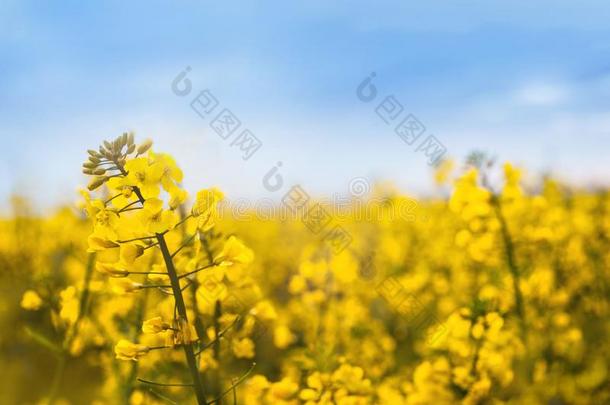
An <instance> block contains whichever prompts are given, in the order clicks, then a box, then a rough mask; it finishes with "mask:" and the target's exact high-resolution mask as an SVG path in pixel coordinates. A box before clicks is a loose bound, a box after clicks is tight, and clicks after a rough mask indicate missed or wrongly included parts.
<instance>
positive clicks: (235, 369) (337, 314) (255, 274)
mask: <svg viewBox="0 0 610 405" xmlns="http://www.w3.org/2000/svg"><path fill="white" fill-rule="evenodd" d="M91 146H93V145H90V147H91ZM83 160H84V161H85V163H84V164H83V167H82V168H81V170H82V171H83V176H84V177H86V180H83V184H85V181H86V182H88V187H87V189H85V190H82V191H81V195H80V197H79V201H78V204H76V206H70V207H63V208H60V209H58V210H57V211H56V212H55V213H54V214H52V215H49V216H45V217H41V216H38V215H35V214H33V211H32V209H31V208H30V207H29V206H28V202H27V201H26V200H24V199H21V198H19V197H15V198H14V199H13V201H12V214H11V215H10V216H7V217H4V218H1V220H0V280H1V283H0V286H1V288H2V294H1V295H0V328H1V330H2V332H0V369H1V370H2V371H1V372H0V374H1V376H2V377H1V378H0V404H9V405H10V404H55V405H67V404H73V405H79V404H95V405H102V404H125V405H127V404H130V405H144V404H150V405H153V404H198V405H202V404H210V403H216V404H234V403H235V404H247V405H256V404H280V405H282V404H284V405H289V404H290V405H293V404H294V405H297V404H306V405H314V404H340V405H360V404H397V405H399V404H409V405H427V404H441V405H442V404H467V405H476V404H480V405H483V404H554V405H559V404H566V405H567V404H608V403H610V374H609V371H610V370H609V367H610V334H609V333H608V331H609V328H610V318H609V309H610V308H609V305H610V290H609V288H610V193H609V192H608V190H581V189H576V188H573V187H569V186H567V185H565V184H562V183H561V182H559V181H557V180H555V179H553V178H548V177H547V178H544V179H542V180H540V181H539V182H537V183H536V184H535V185H530V184H527V185H526V182H525V181H524V173H523V168H517V167H514V166H513V165H511V164H510V163H495V162H492V161H490V160H489V159H487V158H486V157H485V156H482V155H479V154H474V155H472V156H471V158H470V159H469V160H468V161H467V162H459V163H455V164H451V162H448V161H446V162H444V163H442V164H441V165H440V166H439V167H438V168H437V169H436V173H435V178H431V179H430V181H431V182H436V183H437V185H438V190H439V191H438V194H437V197H434V198H431V197H430V198H422V199H418V200H415V199H413V198H412V197H410V196H405V195H401V194H400V193H398V192H396V191H395V190H394V189H393V188H392V187H389V186H382V185H379V186H377V187H375V188H374V189H373V190H372V192H371V193H370V195H367V196H362V197H358V198H359V201H358V203H359V204H356V201H355V198H354V200H353V201H352V205H351V206H348V207H346V209H344V210H343V211H342V212H341V213H334V212H333V214H332V215H331V214H328V213H329V212H330V211H332V210H331V208H330V207H327V206H326V204H325V203H324V202H316V201H314V199H313V198H308V199H303V198H299V197H302V196H303V195H302V194H301V195H299V193H298V191H299V190H298V189H293V190H291V193H288V194H287V195H286V196H285V198H283V199H282V202H280V203H278V204H281V205H282V206H283V208H284V209H285V211H286V212H288V213H291V215H288V217H280V216H279V215H277V216H271V217H265V218H260V216H256V215H252V216H251V218H250V219H249V220H243V219H238V218H234V217H232V216H230V215H226V212H223V210H222V209H221V206H222V204H223V202H224V201H225V197H224V195H223V192H222V191H221V190H222V184H219V185H217V186H218V188H209V189H204V190H185V189H184V188H182V185H181V183H182V180H183V172H182V171H181V169H180V165H179V161H180V156H174V157H172V156H169V155H167V154H164V153H162V151H157V150H156V149H155V148H154V146H153V145H152V142H151V141H140V140H137V139H134V136H133V134H124V135H122V136H119V137H118V138H116V139H114V140H110V141H105V142H103V143H102V145H101V146H100V147H99V148H97V147H95V148H94V149H91V150H89V151H88V152H86V145H84V146H83ZM74 170H75V171H78V170H79V168H75V169H74ZM75 186H77V185H75ZM363 205H364V206H365V207H366V215H364V216H363V215H362V212H361V210H362V206H363ZM405 206H408V207H409V210H408V215H400V214H404V210H402V209H397V208H398V207H400V208H402V207H405ZM397 213H398V214H397Z"/></svg>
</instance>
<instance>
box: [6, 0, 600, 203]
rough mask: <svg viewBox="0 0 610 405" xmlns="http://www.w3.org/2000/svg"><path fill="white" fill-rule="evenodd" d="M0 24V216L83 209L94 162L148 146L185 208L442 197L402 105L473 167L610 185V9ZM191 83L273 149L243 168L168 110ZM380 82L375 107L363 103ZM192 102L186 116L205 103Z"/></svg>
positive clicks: (147, 9)
mask: <svg viewBox="0 0 610 405" xmlns="http://www.w3.org/2000/svg"><path fill="white" fill-rule="evenodd" d="M84 3H85V2H77V1H65V2H61V4H57V5H52V4H41V3H40V2H29V1H14V0H5V1H3V2H2V3H1V4H0V73H1V74H0V89H2V91H1V92H0V140H1V141H2V148H1V149H0V201H2V205H4V204H5V202H6V200H7V198H8V196H9V195H10V194H12V193H20V194H23V195H26V196H28V197H30V198H33V199H34V201H35V203H36V204H37V205H39V206H41V207H51V206H54V205H56V204H59V203H63V202H71V201H73V200H74V199H75V198H76V196H75V192H74V191H75V189H76V188H77V186H78V185H81V184H84V182H85V179H84V178H83V176H81V175H80V164H81V162H82V161H83V160H84V158H85V154H84V153H83V152H84V150H85V149H87V148H91V147H95V146H96V145H97V144H98V143H99V141H100V140H101V139H105V138H110V137H114V136H117V135H119V134H120V133H122V132H123V131H125V130H134V131H135V132H136V134H137V135H138V136H140V137H151V138H153V139H154V140H155V142H156V149H157V150H163V151H168V152H170V153H172V154H173V155H174V156H175V157H176V158H177V160H178V161H179V162H180V164H181V165H182V167H183V168H184V171H185V186H186V187H187V188H189V189H197V188H200V187H208V186H211V185H216V186H219V187H220V188H222V189H224V190H225V191H226V193H227V194H228V195H229V196H230V197H234V198H235V197H248V198H255V197H269V192H268V191H266V190H265V189H264V188H263V187H262V185H261V178H262V176H263V175H264V174H265V173H266V172H267V171H268V170H269V169H270V168H271V167H272V166H273V165H274V164H275V163H276V162H278V161H281V162H282V164H283V165H282V175H283V176H284V178H285V179H286V182H287V183H290V184H295V183H299V184H302V185H303V187H305V188H306V189H307V190H308V191H310V192H311V193H312V194H329V193H331V192H339V193H342V192H345V193H347V191H348V190H347V187H348V184H349V182H350V179H352V178H355V177H364V178H367V179H369V180H370V181H371V182H373V181H377V180H391V181H393V182H394V183H396V184H397V185H398V186H399V187H401V188H402V189H404V190H406V191H409V192H414V193H422V192H424V193H425V192H429V191H430V184H431V179H430V171H431V170H430V167H429V166H428V165H427V164H426V159H425V157H424V156H423V155H422V154H421V153H416V152H414V148H413V147H412V146H408V145H406V144H405V143H403V142H402V141H401V140H400V138H398V137H397V136H396V134H394V132H393V130H392V128H391V127H389V126H387V125H385V124H384V123H383V121H381V120H380V119H379V117H378V116H377V115H375V112H374V109H375V105H376V104H378V103H377V101H380V100H381V99H382V98H383V97H385V96H387V95H394V96H395V97H396V99H397V100H399V101H400V102H401V103H402V104H403V105H404V108H405V113H407V112H409V113H413V114H415V115H416V116H417V117H418V118H419V120H420V121H422V122H423V123H424V125H425V126H426V128H427V131H428V133H429V134H433V135H435V136H436V137H437V138H438V139H439V140H440V141H441V142H442V143H443V144H444V145H445V146H446V148H447V151H448V152H447V153H448V155H450V156H452V157H455V158H457V159H463V157H464V155H466V154H467V153H468V152H469V151H471V150H473V149H482V150H485V151H488V152H490V153H492V154H495V155H497V156H498V157H499V158H500V159H502V160H512V161H514V162H517V163H519V164H522V165H524V166H526V167H527V168H528V170H529V172H530V173H533V174H535V173H538V172H541V171H552V172H554V173H556V174H557V175H558V176H560V177H562V178H564V179H566V180H568V181H571V182H574V183H577V184H585V185H589V184H599V183H607V181H606V180H607V179H608V174H609V172H610V169H609V166H608V164H607V161H606V160H607V158H608V156H609V153H608V152H610V112H609V111H608V107H609V100H610V97H609V96H610V28H608V27H609V26H608V23H607V22H608V21H609V20H610V4H607V3H606V2H602V1H597V2H563V1H559V2H557V1H538V2H535V4H532V3H533V2H525V1H515V2H489V1H454V2H446V1H438V2H435V1H432V2H417V3H415V2H404V1H397V2H392V1H379V2H363V1H350V2H348V1H338V2H328V1H307V2H299V3H297V2H267V1H241V2H201V1H198V2H194V1H193V2H190V1H180V2H166V1H164V2H161V1H146V2H119V1H109V2H103V3H102V2H99V3H98V4H84ZM186 66H190V67H191V68H192V70H191V72H190V74H189V79H190V80H191V81H192V84H193V89H194V90H193V92H194V93H193V94H195V93H196V92H198V91H200V90H203V89H210V90H211V91H212V93H213V94H214V95H215V96H216V97H217V98H218V100H219V101H220V104H221V105H222V106H223V107H227V108H230V109H231V110H232V111H233V112H234V113H235V115H236V116H238V118H239V119H240V120H241V121H242V125H243V126H244V127H247V128H248V129H250V130H251V131H252V132H253V133H254V134H256V136H257V137H258V138H259V139H261V140H262V142H263V147H262V148H261V149H260V151H259V152H257V154H256V155H255V156H253V157H252V158H251V159H250V160H248V161H246V162H244V161H243V160H242V159H241V157H240V154H239V153H238V151H237V150H236V149H235V148H232V147H231V146H230V142H226V141H223V140H222V139H220V138H219V137H218V135H216V134H215V133H214V132H213V131H212V130H211V129H210V127H209V121H210V120H207V121H205V120H202V119H201V118H200V117H199V116H197V115H196V114H195V113H194V112H193V111H192V110H191V108H190V107H189V102H190V98H192V97H190V96H187V97H184V98H181V97H177V96H176V95H174V94H173V93H172V91H171V82H172V80H173V79H174V77H175V76H176V75H177V74H178V73H179V72H180V71H181V70H183V69H184V68H185V67H186ZM373 71H374V72H375V73H376V75H377V76H376V78H375V85H376V87H377V88H378V91H379V94H380V95H379V98H378V99H377V100H376V101H375V102H373V103H371V104H365V103H362V102H360V101H359V100H358V99H357V98H356V93H355V90H356V87H357V86H358V84H359V83H360V82H361V81H362V80H363V78H364V77H366V76H367V75H368V74H369V73H370V72H373ZM189 97H190V98H189Z"/></svg>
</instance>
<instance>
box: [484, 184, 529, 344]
mask: <svg viewBox="0 0 610 405" xmlns="http://www.w3.org/2000/svg"><path fill="white" fill-rule="evenodd" d="M492 203H493V206H494V208H495V211H496V216H497V217H498V221H499V222H500V233H501V235H502V240H503V242H504V253H505V256H506V262H507V264H508V268H509V270H510V273H511V277H512V281H513V291H514V295H515V309H516V311H517V315H518V316H519V319H520V321H521V335H522V337H523V338H524V339H525V334H526V332H525V311H524V309H523V294H522V293H521V287H520V285H519V276H520V272H519V268H518V267H517V262H516V259H515V247H514V244H513V240H512V238H511V235H510V231H509V229H508V224H507V223H506V218H504V214H503V213H502V207H501V204H500V200H499V198H498V197H497V196H495V195H494V196H493V197H492Z"/></svg>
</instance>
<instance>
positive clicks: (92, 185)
mask: <svg viewBox="0 0 610 405" xmlns="http://www.w3.org/2000/svg"><path fill="white" fill-rule="evenodd" d="M105 181H106V177H104V176H98V177H94V178H93V179H92V180H91V182H90V183H89V185H88V186H87V188H88V189H89V191H93V190H95V189H96V188H98V187H99V186H101V185H102V184H104V182H105Z"/></svg>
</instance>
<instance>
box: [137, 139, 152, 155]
mask: <svg viewBox="0 0 610 405" xmlns="http://www.w3.org/2000/svg"><path fill="white" fill-rule="evenodd" d="M151 146H152V141H151V140H150V139H147V140H145V141H144V142H142V143H141V144H140V146H138V155H141V154H143V153H145V152H146V151H147V150H149V149H150V147H151Z"/></svg>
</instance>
